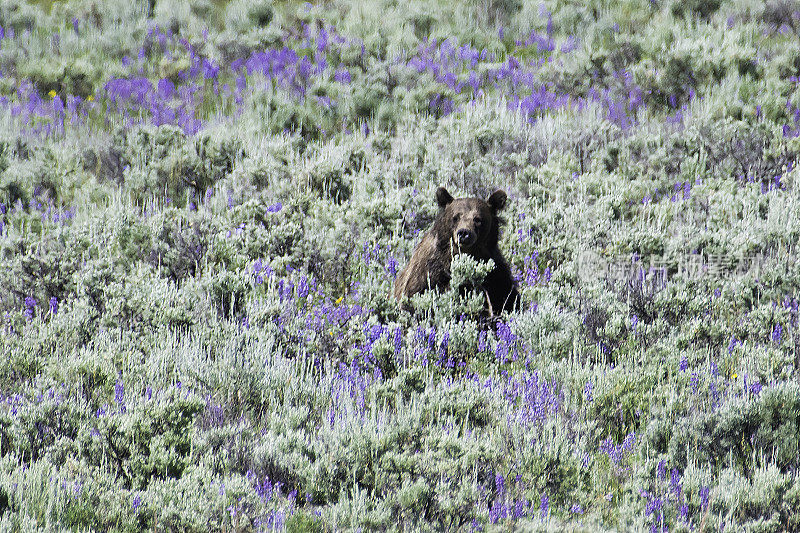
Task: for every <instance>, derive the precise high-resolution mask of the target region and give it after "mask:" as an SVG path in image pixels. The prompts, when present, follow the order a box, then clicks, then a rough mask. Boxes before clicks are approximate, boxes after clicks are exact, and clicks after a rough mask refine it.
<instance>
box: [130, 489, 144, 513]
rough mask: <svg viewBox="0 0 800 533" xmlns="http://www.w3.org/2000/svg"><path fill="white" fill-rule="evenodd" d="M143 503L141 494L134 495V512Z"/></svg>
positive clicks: (132, 503) (132, 505)
mask: <svg viewBox="0 0 800 533" xmlns="http://www.w3.org/2000/svg"><path fill="white" fill-rule="evenodd" d="M141 505H142V497H141V496H140V495H138V494H137V495H136V496H134V497H133V502H131V507H133V512H134V513H135V512H136V511H137V510H138V509H139V507H141Z"/></svg>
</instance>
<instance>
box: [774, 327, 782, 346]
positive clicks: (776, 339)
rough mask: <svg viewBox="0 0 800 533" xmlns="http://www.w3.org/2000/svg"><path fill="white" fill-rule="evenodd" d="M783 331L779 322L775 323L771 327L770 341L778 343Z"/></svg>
mask: <svg viewBox="0 0 800 533" xmlns="http://www.w3.org/2000/svg"><path fill="white" fill-rule="evenodd" d="M782 333H783V328H782V327H781V325H780V324H775V327H774V328H772V342H774V343H775V344H780V342H781V336H782Z"/></svg>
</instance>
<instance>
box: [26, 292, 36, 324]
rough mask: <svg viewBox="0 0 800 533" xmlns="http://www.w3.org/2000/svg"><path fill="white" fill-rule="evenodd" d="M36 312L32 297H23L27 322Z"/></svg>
mask: <svg viewBox="0 0 800 533" xmlns="http://www.w3.org/2000/svg"><path fill="white" fill-rule="evenodd" d="M35 312H36V299H35V298H34V297H32V296H26V297H25V318H27V319H28V320H29V321H30V320H33V316H34V314H35Z"/></svg>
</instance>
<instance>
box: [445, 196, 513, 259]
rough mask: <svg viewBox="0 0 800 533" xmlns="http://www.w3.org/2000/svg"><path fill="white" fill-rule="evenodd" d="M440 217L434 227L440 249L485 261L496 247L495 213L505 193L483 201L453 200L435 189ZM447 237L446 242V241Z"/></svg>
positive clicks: (470, 199) (501, 203)
mask: <svg viewBox="0 0 800 533" xmlns="http://www.w3.org/2000/svg"><path fill="white" fill-rule="evenodd" d="M436 202H437V203H438V204H439V208H440V209H439V215H438V217H437V220H436V223H435V224H434V227H435V231H436V234H437V237H439V245H440V246H441V247H443V248H444V247H449V246H452V249H453V250H454V251H458V252H462V253H468V254H470V255H473V256H475V257H478V258H481V259H486V258H488V254H489V253H491V251H492V250H493V249H494V248H495V247H496V246H497V239H498V235H499V226H500V222H501V221H500V219H499V218H498V212H499V211H500V210H501V209H503V207H504V206H505V205H506V193H505V192H504V191H502V190H500V189H498V190H496V191H494V192H493V193H492V194H491V195H490V196H489V198H487V199H486V201H483V200H481V199H480V198H458V199H453V197H452V196H451V195H450V193H449V192H447V189H445V188H444V187H439V188H438V189H436ZM445 235H449V239H448V238H447V237H445Z"/></svg>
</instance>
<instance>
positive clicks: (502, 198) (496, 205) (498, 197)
mask: <svg viewBox="0 0 800 533" xmlns="http://www.w3.org/2000/svg"><path fill="white" fill-rule="evenodd" d="M507 198H508V197H507V196H506V192H505V191H504V190H503V189H497V190H496V191H494V192H493V193H492V195H491V196H489V198H488V199H487V200H486V203H487V204H489V207H491V208H492V210H493V211H500V210H501V209H503V208H504V207H505V206H506V199H507Z"/></svg>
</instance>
